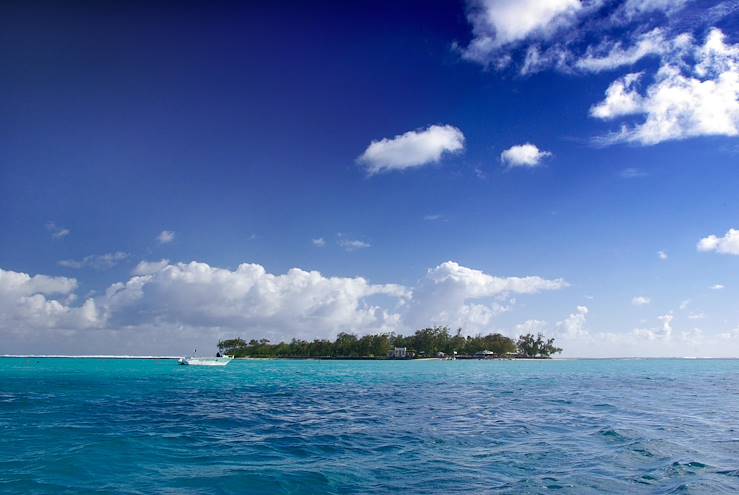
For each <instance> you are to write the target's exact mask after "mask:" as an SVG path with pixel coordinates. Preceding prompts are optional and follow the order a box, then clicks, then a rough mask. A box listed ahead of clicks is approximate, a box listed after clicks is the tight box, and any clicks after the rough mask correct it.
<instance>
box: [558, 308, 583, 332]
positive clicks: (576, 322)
mask: <svg viewBox="0 0 739 495" xmlns="http://www.w3.org/2000/svg"><path fill="white" fill-rule="evenodd" d="M589 312H590V310H589V309H588V307H587V306H578V307H577V308H576V310H575V312H574V313H571V314H570V315H569V316H568V317H567V318H565V319H564V320H562V321H560V322H558V323H557V324H556V325H555V332H556V333H557V334H558V335H560V336H563V337H565V338H568V339H576V338H582V337H584V336H586V335H588V331H587V330H586V329H585V322H586V319H587V316H588V313H589Z"/></svg>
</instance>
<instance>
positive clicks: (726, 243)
mask: <svg viewBox="0 0 739 495" xmlns="http://www.w3.org/2000/svg"><path fill="white" fill-rule="evenodd" d="M696 247H697V249H698V251H703V252H709V251H715V252H717V253H721V254H733V255H737V256H739V230H737V229H729V230H728V232H726V234H724V236H723V237H717V236H715V235H713V234H712V235H709V236H708V237H704V238H703V239H701V240H700V241H698V245H697V246H696Z"/></svg>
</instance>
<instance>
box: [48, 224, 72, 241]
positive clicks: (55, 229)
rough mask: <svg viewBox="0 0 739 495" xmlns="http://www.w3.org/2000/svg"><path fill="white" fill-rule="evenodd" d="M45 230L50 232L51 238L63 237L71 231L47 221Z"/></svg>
mask: <svg viewBox="0 0 739 495" xmlns="http://www.w3.org/2000/svg"><path fill="white" fill-rule="evenodd" d="M46 230H48V231H49V232H50V233H51V238H52V239H63V238H65V237H67V236H68V235H69V234H71V233H72V231H71V230H69V229H67V228H64V227H59V226H58V225H57V224H55V223H54V222H47V223H46Z"/></svg>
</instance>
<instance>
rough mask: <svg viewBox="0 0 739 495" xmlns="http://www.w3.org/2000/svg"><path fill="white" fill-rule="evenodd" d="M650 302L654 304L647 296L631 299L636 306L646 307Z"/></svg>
mask: <svg viewBox="0 0 739 495" xmlns="http://www.w3.org/2000/svg"><path fill="white" fill-rule="evenodd" d="M650 302H652V300H651V299H649V298H648V297H646V296H636V297H633V298H632V299H631V304H633V305H634V306H644V305H646V304H649V303H650Z"/></svg>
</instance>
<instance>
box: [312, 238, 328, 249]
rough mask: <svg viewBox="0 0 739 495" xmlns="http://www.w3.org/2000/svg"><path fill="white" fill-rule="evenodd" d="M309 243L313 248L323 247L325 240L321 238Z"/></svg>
mask: <svg viewBox="0 0 739 495" xmlns="http://www.w3.org/2000/svg"><path fill="white" fill-rule="evenodd" d="M311 243H312V244H313V245H314V246H315V247H324V246H325V245H326V240H325V239H324V238H323V237H318V238H317V239H311Z"/></svg>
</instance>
